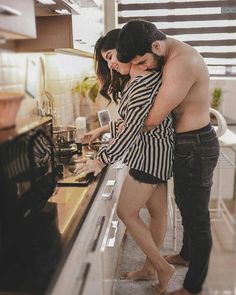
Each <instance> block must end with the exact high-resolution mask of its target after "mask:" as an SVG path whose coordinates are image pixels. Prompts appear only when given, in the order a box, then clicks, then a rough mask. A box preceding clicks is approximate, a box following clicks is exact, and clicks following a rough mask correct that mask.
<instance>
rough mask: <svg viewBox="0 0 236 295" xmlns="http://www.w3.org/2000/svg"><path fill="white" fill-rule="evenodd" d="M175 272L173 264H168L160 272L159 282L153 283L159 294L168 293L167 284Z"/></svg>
mask: <svg viewBox="0 0 236 295" xmlns="http://www.w3.org/2000/svg"><path fill="white" fill-rule="evenodd" d="M174 272H175V268H174V266H173V265H170V264H169V265H168V266H167V268H166V269H165V270H163V271H160V272H159V273H158V280H159V283H158V284H153V285H152V287H153V288H155V290H156V291H157V294H158V295H161V294H164V293H166V288H167V285H168V283H169V281H170V279H171V277H172V276H173V274H174Z"/></svg>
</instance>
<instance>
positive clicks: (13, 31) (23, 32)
mask: <svg viewBox="0 0 236 295" xmlns="http://www.w3.org/2000/svg"><path fill="white" fill-rule="evenodd" d="M0 38H3V39H6V40H8V39H27V38H36V25H35V12H34V0H24V1H19V0H0Z"/></svg>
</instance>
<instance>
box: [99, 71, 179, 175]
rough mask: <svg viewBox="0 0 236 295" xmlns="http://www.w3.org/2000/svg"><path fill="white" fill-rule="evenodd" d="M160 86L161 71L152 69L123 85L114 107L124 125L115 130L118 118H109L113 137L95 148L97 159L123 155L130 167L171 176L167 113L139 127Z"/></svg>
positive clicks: (171, 138)
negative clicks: (152, 125) (156, 121)
mask: <svg viewBox="0 0 236 295" xmlns="http://www.w3.org/2000/svg"><path fill="white" fill-rule="evenodd" d="M160 86H161V73H160V72H152V73H150V74H148V75H145V76H141V75H140V76H137V77H136V78H134V79H133V80H132V81H131V82H130V83H129V84H128V85H127V86H126V87H125V89H124V91H123V93H122V98H121V102H120V107H119V111H118V112H119V115H120V117H121V119H122V120H123V126H124V128H123V130H122V131H121V132H120V133H118V134H117V126H118V125H119V124H120V122H121V121H120V120H119V121H118V122H110V130H111V134H112V137H114V139H113V140H112V141H111V143H110V144H109V145H108V146H103V147H102V148H101V149H100V150H99V152H98V154H97V157H98V159H99V160H101V161H102V162H103V163H106V164H112V163H114V162H116V161H119V160H121V159H123V161H124V163H126V164H127V165H128V166H129V167H130V168H133V169H136V170H139V171H142V172H145V173H148V174H150V175H153V176H155V177H157V178H159V179H162V180H167V179H169V178H170V177H171V176H172V162H173V148H174V129H173V125H172V123H173V122H172V117H171V115H170V114H169V115H168V116H167V117H166V118H165V120H164V121H163V122H162V123H161V124H160V125H158V126H156V127H155V128H153V129H151V130H149V131H143V130H142V129H143V127H144V120H145V118H146V117H147V115H148V112H149V110H150V109H151V107H152V105H153V102H154V100H155V97H156V95H157V92H158V89H159V87H160Z"/></svg>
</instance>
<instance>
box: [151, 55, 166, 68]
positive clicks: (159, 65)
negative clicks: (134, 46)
mask: <svg viewBox="0 0 236 295" xmlns="http://www.w3.org/2000/svg"><path fill="white" fill-rule="evenodd" d="M153 56H154V61H155V63H156V66H155V67H154V68H153V70H154V71H156V72H159V71H160V70H161V69H162V67H163V65H164V56H163V55H157V54H154V55H153Z"/></svg>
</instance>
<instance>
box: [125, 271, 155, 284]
mask: <svg viewBox="0 0 236 295" xmlns="http://www.w3.org/2000/svg"><path fill="white" fill-rule="evenodd" d="M120 279H121V280H131V281H149V280H150V281H152V280H156V279H157V273H156V272H155V271H149V270H146V269H141V270H137V271H130V272H127V273H124V274H123V275H122V276H120Z"/></svg>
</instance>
